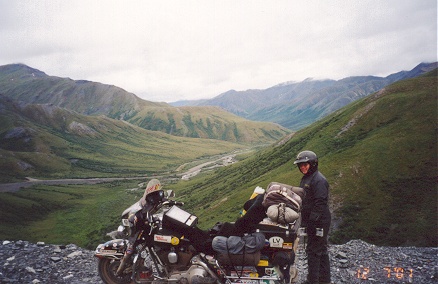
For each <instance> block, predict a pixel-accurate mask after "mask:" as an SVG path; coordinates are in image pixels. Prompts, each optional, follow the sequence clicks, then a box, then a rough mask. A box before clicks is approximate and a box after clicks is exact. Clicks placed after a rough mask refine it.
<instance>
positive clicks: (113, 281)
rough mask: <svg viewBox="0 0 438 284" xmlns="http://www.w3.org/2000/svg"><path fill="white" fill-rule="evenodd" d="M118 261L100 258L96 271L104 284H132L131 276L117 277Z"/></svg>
mask: <svg viewBox="0 0 438 284" xmlns="http://www.w3.org/2000/svg"><path fill="white" fill-rule="evenodd" d="M119 265H120V261H119V260H114V259H108V258H100V259H99V265H98V271H99V276H100V278H101V279H102V280H103V282H104V283H106V284H127V283H132V280H131V274H122V275H120V276H119V275H117V273H116V272H117V268H119Z"/></svg>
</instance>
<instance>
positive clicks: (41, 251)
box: [0, 240, 438, 284]
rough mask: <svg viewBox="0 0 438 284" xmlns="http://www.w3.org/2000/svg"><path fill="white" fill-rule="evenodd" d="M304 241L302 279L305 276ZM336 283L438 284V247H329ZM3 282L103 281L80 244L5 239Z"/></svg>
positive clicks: (0, 255)
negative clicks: (64, 244)
mask: <svg viewBox="0 0 438 284" xmlns="http://www.w3.org/2000/svg"><path fill="white" fill-rule="evenodd" d="M305 257H306V256H305V253H304V250H303V247H302V245H300V248H299V251H298V254H297V268H298V270H299V277H298V278H299V281H298V283H301V282H302V281H303V280H304V278H305V271H306V270H307V265H306V258H305ZM330 258H331V268H332V282H333V283H362V284H363V283H438V248H418V247H378V246H374V245H371V244H368V243H365V242H363V241H360V240H354V241H350V242H348V243H346V244H344V245H332V246H330ZM0 283H74V284H76V283H101V281H100V278H99V276H98V273H97V262H96V259H95V258H94V257H93V252H92V251H89V250H85V249H82V248H80V247H77V246H76V245H72V244H70V245H66V246H62V245H47V244H44V243H37V244H33V243H29V242H26V241H1V243H0Z"/></svg>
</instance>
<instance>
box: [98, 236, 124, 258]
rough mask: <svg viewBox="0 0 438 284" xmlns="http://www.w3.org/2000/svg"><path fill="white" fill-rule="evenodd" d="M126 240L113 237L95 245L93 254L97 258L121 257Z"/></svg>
mask: <svg viewBox="0 0 438 284" xmlns="http://www.w3.org/2000/svg"><path fill="white" fill-rule="evenodd" d="M127 244H128V240H125V239H115V240H110V241H107V242H106V243H103V244H100V245H98V246H97V248H96V250H95V252H94V256H95V257H97V258H114V259H121V258H122V257H123V254H124V253H125V250H126V246H127Z"/></svg>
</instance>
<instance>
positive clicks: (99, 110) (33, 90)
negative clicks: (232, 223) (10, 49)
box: [0, 64, 290, 144]
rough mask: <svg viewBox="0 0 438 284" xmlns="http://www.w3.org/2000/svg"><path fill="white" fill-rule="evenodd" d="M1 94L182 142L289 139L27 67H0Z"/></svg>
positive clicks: (204, 109)
mask: <svg viewBox="0 0 438 284" xmlns="http://www.w3.org/2000/svg"><path fill="white" fill-rule="evenodd" d="M0 94H1V95H4V96H6V97H8V98H10V99H12V100H14V101H17V102H21V103H28V104H48V105H52V106H58V107H61V108H65V109H68V110H72V111H75V112H77V113H80V114H84V115H91V116H96V115H105V116H107V117H109V118H113V119H117V120H123V121H126V122H129V123H132V124H134V125H137V126H139V127H141V128H144V129H147V130H154V131H161V132H164V133H167V134H171V135H175V136H181V137H192V138H208V139H216V140H224V141H231V142H238V143H249V144H265V143H272V142H274V141H276V140H277V139H280V138H281V137H283V136H284V135H286V134H288V133H290V131H289V130H288V129H286V128H284V127H281V126H280V125H278V124H274V123H270V122H269V123H268V122H255V121H251V120H248V119H244V118H242V117H239V116H236V115H233V114H231V113H229V112H227V111H225V110H223V109H221V108H218V107H212V106H198V107H173V106H171V105H169V104H166V103H157V102H151V101H146V100H142V99H140V98H138V97H137V96H136V95H134V94H133V93H129V92H127V91H125V90H123V89H121V88H119V87H116V86H112V85H105V84H101V83H96V82H90V81H84V80H76V81H75V80H72V79H69V78H60V77H55V76H48V75H47V74H45V73H44V72H42V71H39V70H37V69H34V68H31V67H29V66H26V65H24V64H10V65H4V66H0Z"/></svg>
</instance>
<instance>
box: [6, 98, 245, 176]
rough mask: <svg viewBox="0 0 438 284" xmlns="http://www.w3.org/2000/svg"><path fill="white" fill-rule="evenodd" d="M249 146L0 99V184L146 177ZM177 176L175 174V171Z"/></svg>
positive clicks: (49, 106)
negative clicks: (69, 179) (37, 180)
mask: <svg viewBox="0 0 438 284" xmlns="http://www.w3.org/2000/svg"><path fill="white" fill-rule="evenodd" d="M245 147H248V146H246V145H242V144H236V143H232V142H227V141H223V140H212V139H195V138H186V137H177V136H173V135H168V134H165V133H163V132H158V131H150V130H145V129H143V128H141V127H138V126H135V125H132V124H130V123H127V122H124V121H120V120H115V119H111V118H108V117H105V116H85V115H82V114H78V113H76V112H74V111H70V110H67V109H64V108H60V107H56V106H52V105H38V104H29V105H23V104H18V103H16V102H14V101H12V100H10V99H8V98H5V97H2V96H0V155H1V157H2V161H1V162H0V182H3V183H5V182H12V181H14V180H22V179H23V178H24V177H27V176H31V177H35V178H46V179H50V178H52V179H53V178H84V177H111V176H119V177H120V176H121V177H127V176H139V175H140V176H144V175H151V174H160V173H163V172H166V173H172V172H175V170H176V169H177V168H178V167H179V166H180V165H181V164H184V163H187V162H192V161H194V160H197V159H202V158H203V157H207V156H214V155H218V154H224V153H229V152H232V151H234V150H238V149H243V148H245ZM175 173H176V172H175Z"/></svg>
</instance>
